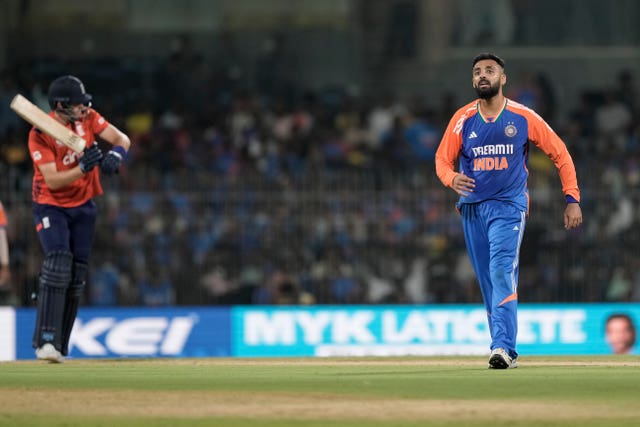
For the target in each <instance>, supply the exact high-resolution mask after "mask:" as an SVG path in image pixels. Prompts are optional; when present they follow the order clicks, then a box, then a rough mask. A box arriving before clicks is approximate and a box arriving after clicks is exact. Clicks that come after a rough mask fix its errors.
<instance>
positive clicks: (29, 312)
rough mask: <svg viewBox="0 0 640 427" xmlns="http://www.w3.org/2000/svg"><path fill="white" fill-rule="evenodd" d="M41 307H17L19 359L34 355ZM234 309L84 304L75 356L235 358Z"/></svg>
mask: <svg viewBox="0 0 640 427" xmlns="http://www.w3.org/2000/svg"><path fill="white" fill-rule="evenodd" d="M34 322H35V310H34V309H32V308H30V309H27V308H25V309H16V341H17V344H16V357H17V358H18V359H33V358H34V351H33V348H31V338H32V336H33V326H34ZM230 330H231V324H230V315H229V308H226V307H225V308H184V307H168V308H91V307H87V308H81V309H80V311H79V313H78V318H77V319H76V323H75V324H74V327H73V332H72V334H71V339H70V343H69V356H70V357H91V358H100V357H111V358H112V357H211V356H218V357H224V356H231V338H230V335H229V332H230Z"/></svg>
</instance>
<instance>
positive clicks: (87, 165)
mask: <svg viewBox="0 0 640 427" xmlns="http://www.w3.org/2000/svg"><path fill="white" fill-rule="evenodd" d="M48 100H49V106H50V107H51V112H50V113H49V115H50V116H51V117H53V118H55V119H56V120H57V121H59V122H60V123H62V124H63V125H64V126H66V127H67V128H69V129H70V130H72V131H73V132H75V133H76V134H77V135H79V136H81V137H82V138H84V139H85V140H86V141H88V144H87V148H86V149H85V150H84V151H83V152H82V153H81V154H77V153H76V152H75V151H73V150H71V149H70V148H68V147H67V146H66V145H63V144H61V143H60V142H58V141H56V140H55V139H54V138H53V137H51V136H49V135H47V134H45V133H43V132H41V131H40V130H38V129H37V128H35V127H33V128H32V129H31V131H30V132H29V151H30V154H31V159H32V161H33V170H34V173H33V186H32V199H33V218H34V221H35V227H36V231H37V233H38V238H39V240H40V245H41V246H42V250H43V252H44V260H43V262H42V267H41V270H40V280H39V284H38V297H37V301H38V302H37V316H36V324H35V330H34V334H33V342H32V344H33V347H34V348H35V349H36V357H37V358H38V359H41V360H46V361H49V362H52V363H61V362H63V361H64V356H66V355H67V354H68V346H69V337H70V336H71V330H72V328H73V323H74V321H75V319H76V316H77V313H78V306H79V304H80V300H81V298H82V296H83V293H84V288H85V284H86V280H87V273H88V263H89V255H90V252H91V242H92V239H93V233H94V227H95V222H96V213H97V212H96V211H97V209H96V205H95V203H94V201H93V198H94V197H95V196H98V195H100V194H102V192H103V191H102V186H101V184H100V175H105V176H110V175H113V174H115V173H117V172H118V169H119V167H120V165H121V163H122V161H123V160H124V158H125V156H126V154H127V152H128V150H129V147H130V145H131V142H130V140H129V138H128V137H127V135H125V134H124V133H123V132H121V131H120V130H119V129H118V128H116V127H115V126H113V125H112V124H110V123H109V122H108V121H107V120H105V118H104V117H102V116H101V115H100V113H98V112H97V111H96V110H94V109H93V108H92V106H91V100H92V97H91V95H90V94H88V93H87V92H86V91H85V88H84V85H83V84H82V82H81V81H80V80H79V79H78V78H77V77H74V76H70V75H67V76H62V77H59V78H57V79H55V80H54V81H53V82H52V83H51V85H50V87H49V92H48ZM96 137H100V138H101V139H102V140H104V141H105V142H107V143H109V144H110V145H111V149H110V150H109V151H108V152H107V153H106V154H104V155H103V153H102V151H101V150H100V148H99V147H98V144H97V143H96V142H94V141H96Z"/></svg>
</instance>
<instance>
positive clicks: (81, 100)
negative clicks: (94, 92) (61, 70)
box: [48, 76, 92, 110]
mask: <svg viewBox="0 0 640 427" xmlns="http://www.w3.org/2000/svg"><path fill="white" fill-rule="evenodd" d="M48 95H49V106H50V107H51V109H52V110H55V108H56V105H57V103H58V102H61V103H62V104H63V106H69V105H78V104H88V103H89V102H90V101H91V99H92V97H91V95H89V94H88V93H87V92H86V91H85V90H84V85H83V84H82V82H81V81H80V79H79V78H77V77H74V76H62V77H58V78H57V79H55V80H54V81H53V82H51V85H50V86H49V94H48Z"/></svg>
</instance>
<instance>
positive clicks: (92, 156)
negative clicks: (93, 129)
mask: <svg viewBox="0 0 640 427" xmlns="http://www.w3.org/2000/svg"><path fill="white" fill-rule="evenodd" d="M101 160H102V151H100V148H98V143H97V142H94V143H93V144H92V145H91V147H88V148H85V149H84V152H83V154H82V157H81V158H80V160H78V165H79V166H80V170H81V171H82V173H87V172H89V171H91V170H92V169H93V168H95V167H96V166H97V165H99V164H100V161H101Z"/></svg>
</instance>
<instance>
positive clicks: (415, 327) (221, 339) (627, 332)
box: [0, 304, 640, 360]
mask: <svg viewBox="0 0 640 427" xmlns="http://www.w3.org/2000/svg"><path fill="white" fill-rule="evenodd" d="M518 316H519V325H518V328H519V330H518V351H519V352H520V354H521V355H602V354H612V353H614V352H630V353H634V354H639V353H640V345H639V344H638V343H637V342H635V337H636V332H635V328H636V325H639V324H640V304H520V306H519V309H518ZM612 316H613V317H612ZM610 318H611V320H610V321H609V319H610ZM34 322H35V309H33V308H19V309H14V308H12V307H0V360H15V359H33V358H34V352H33V349H32V348H31V337H32V334H33V326H34ZM607 326H608V327H607ZM628 347H631V348H630V349H629V348H628ZM488 353H489V333H488V329H487V321H486V314H485V312H484V308H483V307H482V306H480V305H447V304H442V305H423V306H291V307H276V306H242V307H240V306H237V307H197V308H195V307H167V308H134V307H130V308H124V307H123V308H91V307H83V308H81V309H80V313H79V315H78V319H77V321H76V324H75V325H74V330H73V333H72V336H71V343H70V356H71V357H74V358H83V357H90V358H114V357H229V356H240V357H286V356H320V357H322V356H366V355H376V356H392V355H486V354H488Z"/></svg>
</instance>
